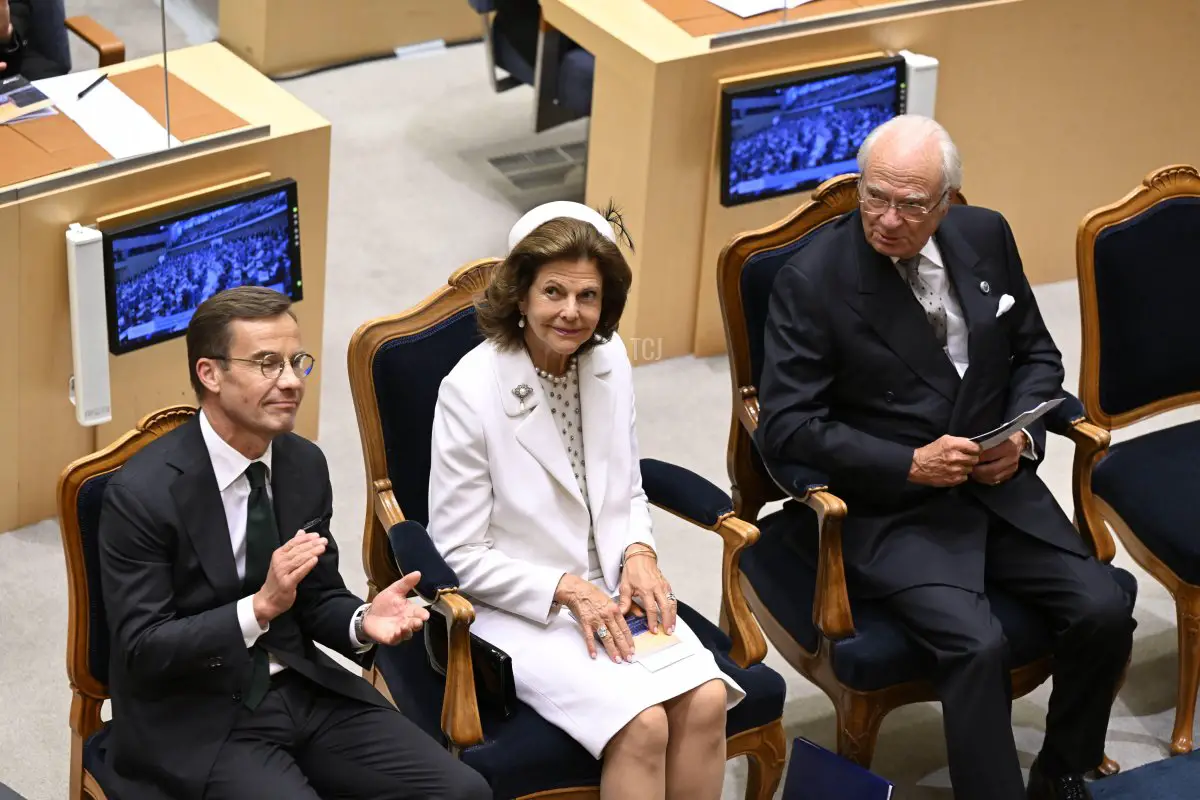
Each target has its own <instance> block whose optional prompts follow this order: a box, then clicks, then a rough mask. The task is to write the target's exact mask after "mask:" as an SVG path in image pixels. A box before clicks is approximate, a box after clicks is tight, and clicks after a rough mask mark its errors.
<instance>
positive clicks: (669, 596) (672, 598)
mask: <svg viewBox="0 0 1200 800" xmlns="http://www.w3.org/2000/svg"><path fill="white" fill-rule="evenodd" d="M667 600H669V601H671V602H672V603H678V602H679V599H678V598H677V597H675V593H674V592H667Z"/></svg>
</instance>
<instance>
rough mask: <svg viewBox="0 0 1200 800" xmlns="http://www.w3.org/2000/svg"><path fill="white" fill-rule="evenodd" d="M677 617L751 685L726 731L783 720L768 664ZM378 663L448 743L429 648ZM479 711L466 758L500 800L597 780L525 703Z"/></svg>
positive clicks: (595, 768) (725, 667) (696, 617)
mask: <svg viewBox="0 0 1200 800" xmlns="http://www.w3.org/2000/svg"><path fill="white" fill-rule="evenodd" d="M679 615H680V616H681V617H682V618H683V619H684V621H685V622H687V624H688V625H689V626H691V628H692V630H694V631H695V632H696V635H697V636H698V637H699V638H700V640H701V641H703V642H704V644H705V645H706V646H707V647H708V648H709V650H711V651H712V652H713V655H714V656H715V657H716V660H717V665H718V666H719V667H720V668H721V670H722V671H723V672H724V673H725V674H727V675H729V676H730V677H731V678H733V679H734V680H735V681H737V682H738V684H739V685H740V686H741V687H742V688H743V689H745V690H746V699H745V700H743V701H742V702H741V703H739V704H738V705H737V706H736V707H735V708H734V709H733V710H732V711H730V713H729V716H728V718H727V720H726V725H725V730H726V734H727V735H728V736H733V735H735V734H738V733H741V732H742V731H747V730H751V729H753V728H757V727H760V726H762V725H766V724H768V723H770V722H771V721H773V720H776V719H779V717H780V715H781V714H782V713H783V702H784V694H785V691H786V687H785V684H784V680H783V677H782V676H780V675H779V673H777V672H775V671H774V670H772V669H770V668H769V667H767V666H765V665H763V664H756V665H754V666H752V667H750V668H749V669H742V668H741V667H739V666H737V665H736V664H735V663H734V662H733V661H731V660H730V659H729V648H730V641H729V637H728V636H726V635H725V634H724V633H722V632H721V629H720V628H718V627H717V626H716V625H713V624H712V623H711V622H709V621H708V620H707V619H705V618H704V617H703V616H701V615H700V614H697V613H696V612H695V611H693V610H692V609H691V608H689V607H688V606H687V605H685V604H683V603H680V605H679ZM580 646H582V644H581V645H580ZM375 664H376V666H377V667H378V669H379V671H380V672H381V673H382V674H383V676H384V678H385V679H386V680H387V682H388V686H389V687H393V686H395V687H401V686H402V687H403V691H402V695H403V701H402V699H401V697H400V696H398V695H397V694H396V693H395V692H393V697H395V699H396V703H397V705H398V706H399V707H400V710H401V711H403V712H404V714H405V716H407V717H408V718H409V719H411V720H413V721H414V722H415V723H416V724H417V725H419V726H420V727H421V728H422V729H423V730H425V731H426V732H427V733H428V734H429V735H430V736H433V737H435V738H437V739H438V740H439V741H444V738H443V736H442V732H441V727H440V726H441V698H442V694H443V692H444V690H445V680H444V679H443V678H442V677H441V676H440V675H439V674H438V673H436V672H435V671H433V670H432V669H430V668H429V665H428V663H427V662H426V660H425V652H424V650H423V649H421V648H418V647H405V646H400V647H391V648H386V649H384V650H381V651H380V653H379V654H378V655H377V656H376V659H375ZM480 717H481V722H482V724H483V734H484V741H483V743H482V744H478V745H475V746H474V747H468V748H466V749H465V750H463V752H462V760H463V761H464V762H465V763H467V764H469V765H470V766H471V767H472V768H474V769H475V770H477V771H478V772H479V773H480V774H481V775H483V776H484V777H485V778H487V780H488V783H489V784H491V786H492V790H493V791H494V792H495V793H496V797H497V798H511V797H520V796H522V795H525V794H532V793H534V792H542V791H548V790H551V789H565V788H568V787H579V786H599V785H600V762H599V761H597V760H596V759H594V758H592V756H591V754H590V753H588V752H587V751H586V750H584V749H583V747H581V746H580V745H579V743H577V742H576V741H575V740H574V739H572V738H571V737H570V736H568V735H567V734H565V733H564V732H563V731H561V730H560V729H558V728H555V727H554V726H553V725H551V724H550V723H548V722H546V721H545V720H544V719H542V718H541V717H540V716H538V715H537V714H536V713H535V712H534V711H533V710H531V709H530V708H529V707H528V706H526V705H525V704H523V703H520V704H519V707H518V710H517V712H516V713H515V714H513V715H512V716H511V717H509V718H508V719H501V718H500V717H499V716H498V715H497V714H494V713H488V712H487V711H486V710H484V709H481V711H480Z"/></svg>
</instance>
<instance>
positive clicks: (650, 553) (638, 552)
mask: <svg viewBox="0 0 1200 800" xmlns="http://www.w3.org/2000/svg"><path fill="white" fill-rule="evenodd" d="M634 556H650V558H653V559H654V560H655V561H658V553H656V552H654V551H653V550H634V551H633V552H632V553H627V554H626V555H625V556H624V557H623V558H622V559H621V566H622V567H623V566H625V564H626V563H628V561H629V559H631V558H633V557H634Z"/></svg>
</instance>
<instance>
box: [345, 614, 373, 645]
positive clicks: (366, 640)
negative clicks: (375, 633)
mask: <svg viewBox="0 0 1200 800" xmlns="http://www.w3.org/2000/svg"><path fill="white" fill-rule="evenodd" d="M370 610H371V606H369V605H365V606H360V607H359V609H358V611H355V612H354V616H353V617H352V618H351V620H350V624H351V625H353V626H354V638H355V639H357V640H358V641H359V642H361V643H362V644H363V646H364V647H365V646H366V645H369V644H375V640H374V639H372V638H371V637H370V636H368V635H367V632H366V631H364V630H363V617H365V616H367V612H368V611H370Z"/></svg>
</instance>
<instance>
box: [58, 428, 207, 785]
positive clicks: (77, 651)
mask: <svg viewBox="0 0 1200 800" xmlns="http://www.w3.org/2000/svg"><path fill="white" fill-rule="evenodd" d="M195 413H196V409H194V408H192V407H190V406H173V407H170V408H165V409H163V410H162V411H157V412H155V413H153V414H150V415H148V416H146V417H144V418H142V420H141V421H140V422H138V424H137V428H136V429H134V430H132V431H130V432H129V433H127V434H125V435H124V436H123V437H121V438H120V439H118V440H117V441H116V442H114V443H113V444H111V445H109V446H108V447H106V448H104V449H103V450H101V451H99V452H98V453H93V454H92V455H90V456H87V457H85V458H82V459H80V460H78V461H76V462H75V463H73V464H71V465H70V466H68V467H67V468H66V469H65V470H63V473H62V477H60V478H59V481H58V524H59V530H60V531H61V533H62V542H63V553H64V555H65V556H66V559H67V598H68V609H69V614H70V616H69V618H68V623H67V625H68V627H67V678H68V680H69V681H70V683H71V694H72V698H71V784H70V787H71V788H70V798H71V800H86V799H87V798H92V800H105V794H104V788H103V787H104V786H105V785H106V780H105V776H106V775H108V774H109V770H110V767H109V765H108V763H107V739H108V736H109V732H110V729H109V725H110V724H111V723H108V722H103V721H102V720H101V719H100V706H101V705H102V704H103V703H104V701H105V700H107V699H108V664H109V662H108V658H109V637H108V620H107V618H106V617H105V614H104V598H103V596H102V595H101V594H100V545H99V533H100V509H101V507H102V505H103V502H104V490H105V489H106V488H107V486H108V482H109V479H111V478H112V476H113V475H114V474H116V472H117V470H119V469H121V467H122V466H123V465H124V464H125V462H126V461H128V460H129V459H130V457H132V456H133V454H134V453H136V452H138V451H139V450H141V449H142V448H143V447H145V446H146V445H148V444H149V443H150V442H152V441H154V440H155V439H157V438H158V437H159V436H162V435H163V434H165V433H168V432H169V431H172V430H174V429H175V428H177V427H179V426H180V425H182V424H183V423H184V422H186V421H187V420H188V419H189V418H191V417H192V415H194V414H195Z"/></svg>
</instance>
